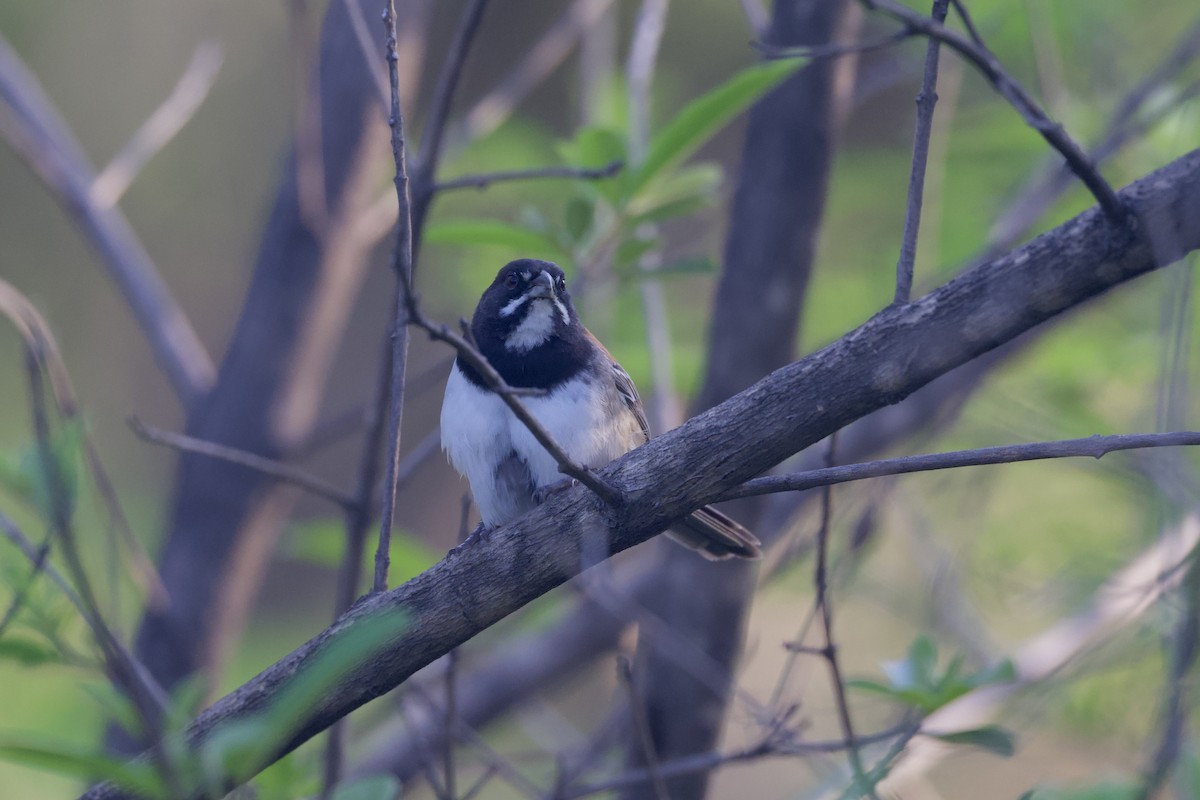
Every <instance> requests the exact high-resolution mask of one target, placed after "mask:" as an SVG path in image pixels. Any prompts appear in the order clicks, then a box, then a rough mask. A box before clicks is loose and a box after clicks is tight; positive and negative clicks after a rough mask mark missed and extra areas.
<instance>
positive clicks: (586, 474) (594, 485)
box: [408, 295, 620, 505]
mask: <svg viewBox="0 0 1200 800" xmlns="http://www.w3.org/2000/svg"><path fill="white" fill-rule="evenodd" d="M410 297H411V295H410ZM408 320H409V324H411V325H416V326H417V327H418V328H421V329H422V330H424V331H425V332H426V333H428V334H429V336H430V337H431V338H433V339H436V340H438V341H441V342H445V343H446V344H448V345H450V346H451V347H453V348H454V349H455V350H456V351H457V352H458V356H459V358H461V359H462V360H463V361H464V362H465V363H466V364H467V365H468V366H470V367H471V368H472V369H474V370H475V372H476V373H478V374H479V377H480V378H482V379H483V382H484V383H486V384H487V386H488V388H489V389H491V390H492V391H493V392H495V393H496V394H497V395H498V396H499V397H500V399H501V400H503V401H504V403H505V405H507V406H508V408H509V410H511V411H512V412H513V414H514V415H515V416H516V417H517V419H519V420H521V423H522V424H523V425H525V427H526V428H528V429H529V432H530V433H531V434H533V438H535V439H537V440H538V442H539V443H540V444H541V445H542V447H544V448H545V449H546V452H548V453H549V454H550V456H551V458H553V459H554V461H555V462H556V463H557V464H558V469H559V471H560V472H562V473H563V474H564V475H567V476H569V477H571V478H574V479H575V480H577V481H579V482H580V483H582V484H583V485H584V486H586V487H588V488H589V489H591V490H592V491H593V492H595V493H596V494H597V495H599V496H600V498H601V499H602V500H604V501H605V502H606V503H608V504H610V505H612V504H615V503H618V502H619V501H620V493H619V492H618V491H617V490H616V489H615V488H613V487H612V486H610V485H609V484H608V483H607V482H606V481H604V480H602V479H601V478H600V476H599V475H597V474H596V473H594V472H592V471H591V470H589V469H588V468H587V467H583V466H580V465H578V464H576V463H575V462H574V461H573V460H572V459H571V457H570V456H568V455H567V453H566V451H565V450H563V449H562V447H561V446H559V444H558V443H557V442H556V441H554V437H552V436H551V435H550V433H549V432H548V431H547V430H546V429H545V428H544V427H542V424H541V423H540V422H538V420H537V418H536V417H534V416H533V415H532V414H531V413H529V410H528V409H527V408H525V405H524V404H523V403H522V402H521V400H520V398H521V397H522V396H527V395H531V394H532V395H538V394H541V392H540V390H536V389H535V390H529V389H522V388H519V387H514V386H509V385H508V384H507V383H506V382H505V380H504V378H502V377H501V376H500V373H499V372H497V371H496V369H495V367H493V366H492V365H491V364H490V363H488V360H487V358H486V357H484V355H483V354H482V353H480V352H479V350H478V348H476V347H475V346H474V345H473V344H471V343H470V342H468V341H467V340H466V338H465V337H463V336H460V335H459V334H457V333H454V332H453V331H451V330H450V329H449V328H448V327H447V326H446V325H443V324H441V323H436V322H433V321H431V320H430V319H428V318H427V317H426V316H425V315H424V313H423V312H422V311H421V309H420V308H419V307H418V306H417V305H416V300H415V299H413V300H412V304H411V305H410V306H409V315H408Z"/></svg>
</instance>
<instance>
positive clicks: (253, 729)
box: [170, 610, 407, 789]
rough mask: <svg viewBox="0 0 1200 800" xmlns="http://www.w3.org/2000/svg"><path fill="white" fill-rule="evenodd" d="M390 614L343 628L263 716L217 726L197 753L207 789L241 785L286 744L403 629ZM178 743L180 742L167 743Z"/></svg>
mask: <svg viewBox="0 0 1200 800" xmlns="http://www.w3.org/2000/svg"><path fill="white" fill-rule="evenodd" d="M406 620H407V615H406V614H404V613H403V612H402V611H399V610H393V611H387V612H383V613H378V614H373V615H371V616H368V617H363V618H360V619H357V620H355V621H354V622H352V623H343V626H342V627H341V628H340V630H338V632H337V633H335V634H333V635H332V636H331V637H330V638H328V639H327V640H326V641H325V643H324V645H323V646H322V650H321V651H320V652H319V653H317V654H316V655H315V656H314V657H313V658H312V660H311V662H310V663H309V664H308V665H307V666H305V667H304V668H303V669H301V670H300V671H299V672H297V673H296V674H295V675H293V676H292V678H291V679H290V680H289V681H288V683H287V684H285V685H284V686H283V687H282V688H281V689H280V690H279V692H278V693H277V694H276V696H275V699H274V701H273V702H272V703H271V705H270V707H269V708H268V709H267V710H266V711H264V712H263V713H261V714H259V715H257V716H254V717H247V718H241V719H237V720H233V721H231V722H229V723H227V724H225V725H222V726H220V727H219V728H217V729H216V730H215V731H213V733H212V735H210V736H209V737H208V738H207V739H206V740H205V741H204V744H203V745H202V747H201V753H200V763H201V766H202V769H203V775H204V778H205V780H206V782H207V785H208V786H209V787H210V788H214V789H215V788H218V787H220V786H223V785H225V784H226V783H227V779H228V780H232V781H233V782H234V783H241V782H243V781H245V780H247V779H248V778H249V777H250V776H251V775H254V774H255V773H256V772H258V771H259V770H260V769H262V768H263V767H264V766H265V765H266V764H267V763H268V762H269V761H270V760H271V759H272V758H273V757H274V756H275V755H277V754H278V752H279V750H280V749H281V748H282V747H283V745H284V744H285V743H286V742H288V741H289V740H290V739H291V738H292V737H293V736H294V735H295V734H296V731H298V730H299V729H300V728H301V727H303V725H304V723H305V722H306V721H307V720H308V718H309V716H310V715H311V714H312V712H313V710H314V709H317V708H320V706H321V702H322V700H323V699H324V698H325V696H326V695H327V694H329V692H330V691H331V690H332V689H333V688H334V686H336V685H337V684H338V683H340V682H342V681H345V680H348V679H349V678H350V677H351V675H352V674H353V673H355V672H356V671H359V670H362V669H365V668H367V667H368V666H369V661H370V659H371V658H373V657H374V656H375V655H376V654H377V653H378V652H379V651H380V650H382V649H383V648H384V647H386V646H387V645H388V644H389V643H390V642H393V641H395V640H397V639H398V638H399V637H400V636H401V635H402V634H403V632H404V630H405V628H406V627H407V621H406ZM170 738H172V739H174V740H176V741H182V737H170Z"/></svg>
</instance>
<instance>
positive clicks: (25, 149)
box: [0, 36, 216, 406]
mask: <svg viewBox="0 0 1200 800" xmlns="http://www.w3.org/2000/svg"><path fill="white" fill-rule="evenodd" d="M0 101H3V102H4V104H5V105H7V106H8V108H9V109H10V110H11V111H12V112H13V113H12V116H13V118H14V120H15V125H14V126H12V127H13V130H12V131H6V132H5V133H6V135H7V136H8V140H9V144H10V145H11V146H12V147H13V149H14V150H16V151H17V153H18V154H19V155H20V156H21V157H22V158H23V159H24V160H25V162H26V163H27V164H28V165H29V167H30V168H31V169H32V170H33V171H34V172H35V173H36V174H37V175H38V176H39V177H40V178H41V179H42V181H43V182H44V183H45V184H46V185H47V186H48V187H49V188H50V190H51V191H52V192H53V194H54V197H55V199H56V200H58V202H59V203H60V204H61V205H62V206H63V207H64V208H65V210H66V211H67V212H68V213H69V214H71V216H73V217H74V218H75V219H76V221H77V222H78V223H79V225H80V227H81V229H82V230H83V233H84V235H85V236H87V238H88V241H89V242H90V243H91V245H92V246H93V247H95V248H96V250H97V252H98V253H99V255H100V256H101V258H102V259H103V261H104V264H105V266H106V267H107V268H108V272H109V275H110V276H111V277H112V279H113V281H114V282H115V283H116V285H117V288H118V289H120V291H121V293H122V294H123V295H124V297H125V302H126V303H128V304H129V307H130V309H131V310H132V311H133V315H134V317H135V318H136V319H137V321H138V324H139V325H140V326H141V328H142V333H143V334H144V335H145V336H146V338H147V340H148V341H149V343H150V347H151V349H152V350H153V351H154V355H155V358H156V360H157V361H158V365H159V368H160V369H162V370H163V372H165V373H166V375H167V378H168V379H169V380H170V382H171V387H172V388H173V389H174V390H175V394H176V396H177V397H178V398H179V400H180V401H181V402H182V403H183V404H184V405H185V406H190V405H191V404H192V403H194V402H195V401H196V400H198V399H199V398H200V397H202V396H203V395H205V394H206V393H207V392H208V390H209V389H210V388H211V387H212V385H213V382H214V380H215V379H216V368H215V367H214V366H213V362H212V359H211V358H210V357H209V355H208V352H207V351H206V350H205V348H204V345H203V344H202V343H201V342H200V337H199V336H197V334H196V332H195V330H194V329H193V328H192V326H191V323H189V322H188V320H187V317H186V316H185V315H184V313H183V309H182V308H181V307H180V306H179V304H178V303H176V302H175V299H174V298H173V297H172V296H171V292H170V290H169V289H168V287H167V285H166V283H165V282H164V281H163V279H162V277H161V275H159V272H158V269H157V268H156V267H155V265H154V262H152V261H151V260H150V256H149V255H148V254H147V253H146V250H145V248H144V247H143V246H142V243H141V242H140V241H139V240H138V238H137V236H136V235H135V234H134V232H133V229H132V228H131V227H130V226H129V222H128V221H127V220H126V219H125V217H124V216H123V215H122V214H121V212H120V211H119V210H118V209H116V208H103V207H100V206H97V205H96V204H95V203H94V202H93V201H92V198H91V188H92V184H93V182H94V180H93V179H94V173H93V170H92V167H91V165H90V164H89V163H88V160H87V157H86V156H85V155H84V153H83V150H82V149H81V148H80V147H79V144H78V143H77V142H76V141H75V139H74V137H73V136H72V135H71V132H70V129H69V128H67V125H66V123H65V122H64V121H63V120H62V119H61V118H60V117H59V115H58V112H57V111H55V109H54V106H53V104H52V103H51V102H50V100H49V98H47V97H46V95H45V93H44V92H43V91H42V88H41V86H40V85H39V84H38V81H37V78H35V77H34V76H33V74H32V73H30V72H29V71H28V70H27V69H26V67H25V65H24V64H23V63H22V62H21V59H20V57H19V56H18V55H17V54H16V52H15V51H13V49H12V48H11V47H10V46H9V44H8V42H7V41H5V39H4V38H3V37H2V36H0Z"/></svg>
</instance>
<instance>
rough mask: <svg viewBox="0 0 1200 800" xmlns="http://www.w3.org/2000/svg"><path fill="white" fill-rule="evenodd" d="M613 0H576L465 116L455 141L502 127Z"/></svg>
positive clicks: (602, 14) (478, 136)
mask: <svg viewBox="0 0 1200 800" xmlns="http://www.w3.org/2000/svg"><path fill="white" fill-rule="evenodd" d="M612 4H613V0H575V2H573V3H571V5H570V6H568V7H567V8H566V9H565V10H564V11H563V12H562V14H561V15H560V16H559V17H558V19H556V20H555V21H554V22H553V23H552V24H551V25H550V27H549V28H548V29H547V30H546V32H545V33H544V34H543V35H542V37H541V38H540V39H538V41H537V43H536V44H535V45H533V47H531V48H529V51H528V53H527V54H526V56H525V57H524V58H523V59H521V61H520V62H519V63H518V64H517V65H516V66H515V67H513V68H512V70H511V71H509V73H508V74H507V75H505V76H504V77H503V78H501V79H500V80H499V81H498V82H497V83H496V86H495V88H494V89H492V90H491V91H489V92H488V93H487V94H486V95H484V96H483V97H482V98H481V99H480V100H479V101H477V102H476V103H475V104H474V105H473V106H472V107H471V109H470V110H469V111H468V112H467V113H466V114H465V115H464V117H463V121H462V123H461V124H460V125H459V129H460V131H459V133H458V134H457V135H456V136H455V137H454V138H455V140H456V141H457V140H459V139H465V140H468V141H469V140H473V139H478V138H481V137H483V136H486V135H487V134H489V133H491V132H492V131H494V130H496V128H498V127H500V125H501V124H502V123H503V122H504V120H506V119H508V117H509V116H511V114H512V112H513V109H515V108H516V107H517V105H518V104H519V103H520V102H521V101H522V100H524V99H525V98H526V97H527V96H528V95H529V93H530V92H532V91H533V90H534V89H535V88H536V87H537V86H538V84H540V83H541V82H542V81H544V80H546V78H548V77H549V76H551V75H553V74H554V71H555V69H556V68H557V67H558V66H559V65H560V64H562V62H563V61H564V60H565V59H566V57H567V56H568V55H569V54H570V52H571V50H572V48H574V47H575V43H576V42H577V41H578V40H579V38H580V36H582V35H583V33H584V32H585V31H588V30H590V29H591V28H592V27H593V26H594V25H595V24H596V23H597V22H599V21H600V19H601V17H603V16H604V13H605V12H606V11H607V10H608V9H609V7H610V6H612Z"/></svg>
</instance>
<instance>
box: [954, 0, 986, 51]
mask: <svg viewBox="0 0 1200 800" xmlns="http://www.w3.org/2000/svg"><path fill="white" fill-rule="evenodd" d="M950 5H952V6H954V11H955V12H956V13H957V14H958V18H959V19H960V20H962V24H963V27H964V28H966V29H967V35H968V36H970V37H971V41H972V42H974V43H975V44H977V45H979V46H980V47H983V46H984V45H983V37H982V36H980V35H979V28H977V27H975V20H973V19H972V18H971V12H970V11H968V10H967V4H966V3H964V2H963V0H950Z"/></svg>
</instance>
